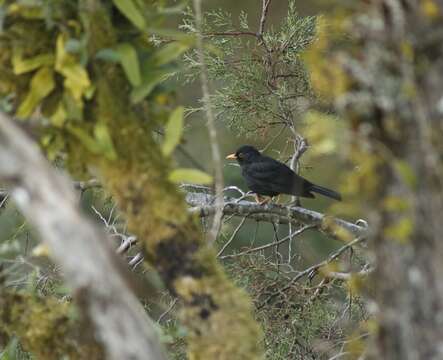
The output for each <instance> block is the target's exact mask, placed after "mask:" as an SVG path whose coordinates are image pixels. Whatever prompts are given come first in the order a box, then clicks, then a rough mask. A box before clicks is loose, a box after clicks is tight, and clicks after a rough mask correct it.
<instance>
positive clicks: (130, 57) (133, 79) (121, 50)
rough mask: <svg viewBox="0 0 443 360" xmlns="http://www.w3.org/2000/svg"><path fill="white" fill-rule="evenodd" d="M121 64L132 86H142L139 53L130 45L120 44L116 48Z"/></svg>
mask: <svg viewBox="0 0 443 360" xmlns="http://www.w3.org/2000/svg"><path fill="white" fill-rule="evenodd" d="M116 51H117V53H118V55H119V61H120V64H121V65H122V67H123V70H124V71H125V74H126V77H127V78H128V80H129V82H130V83H131V85H132V86H134V87H137V86H140V85H141V82H142V80H141V75H140V64H139V62H138V56H137V51H136V50H135V48H134V47H133V46H132V45H131V44H129V43H123V44H119V45H117V47H116Z"/></svg>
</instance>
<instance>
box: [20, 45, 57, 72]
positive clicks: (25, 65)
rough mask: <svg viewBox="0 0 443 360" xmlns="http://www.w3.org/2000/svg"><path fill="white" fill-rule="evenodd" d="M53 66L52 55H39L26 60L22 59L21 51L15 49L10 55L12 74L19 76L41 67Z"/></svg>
mask: <svg viewBox="0 0 443 360" xmlns="http://www.w3.org/2000/svg"><path fill="white" fill-rule="evenodd" d="M52 64H54V55H53V54H40V55H36V56H34V57H30V58H28V59H23V50H22V49H21V48H15V49H14V52H13V55H12V67H13V71H14V74H16V75H20V74H24V73H27V72H29V71H32V70H35V69H38V68H40V67H42V66H50V65H52Z"/></svg>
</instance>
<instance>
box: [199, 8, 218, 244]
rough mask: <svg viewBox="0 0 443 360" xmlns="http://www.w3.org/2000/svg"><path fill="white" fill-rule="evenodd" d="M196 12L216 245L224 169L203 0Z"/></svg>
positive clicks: (212, 230)
mask: <svg viewBox="0 0 443 360" xmlns="http://www.w3.org/2000/svg"><path fill="white" fill-rule="evenodd" d="M194 10H195V24H196V29H197V55H198V59H199V62H200V68H201V72H200V80H201V87H202V93H203V104H204V108H205V111H206V117H207V123H206V125H207V128H208V133H209V141H210V143H211V152H212V161H213V164H214V175H215V194H216V199H215V205H216V207H217V211H216V212H215V214H214V220H213V223H212V227H211V230H210V232H209V242H210V243H214V242H215V240H216V239H217V235H218V233H219V231H220V226H221V222H222V217H223V186H224V185H223V167H222V159H221V154H220V148H219V145H218V139H217V129H216V127H215V117H214V113H213V111H212V106H211V100H210V95H209V94H210V90H209V88H210V84H209V76H208V68H207V66H206V61H205V55H204V51H203V36H202V31H201V30H202V22H203V15H202V9H201V0H194Z"/></svg>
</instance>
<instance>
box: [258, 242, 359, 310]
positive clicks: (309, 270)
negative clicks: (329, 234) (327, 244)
mask: <svg viewBox="0 0 443 360" xmlns="http://www.w3.org/2000/svg"><path fill="white" fill-rule="evenodd" d="M365 240H366V238H364V237H358V238H356V239H354V240H352V241H351V242H349V243H347V244H346V245H344V246H342V247H341V248H340V249H338V250H337V251H336V252H334V253H333V254H332V255H330V256H329V257H328V259H326V260H323V261H322V262H320V263H318V264H315V265H312V266H310V267H308V268H307V269H305V270H303V271H301V272H299V273H298V274H297V275H296V276H295V277H294V278H292V280H291V281H290V282H289V283H288V284H287V285H286V286H285V287H283V288H282V289H279V290H278V291H276V292H274V293H272V294H271V295H269V296H268V298H267V299H266V300H265V301H263V303H261V304H260V305H259V306H258V309H261V308H262V307H263V306H265V305H266V304H267V303H269V301H271V300H272V299H273V298H275V297H276V296H277V295H279V294H282V293H284V292H285V291H286V290H288V289H289V288H290V287H291V286H292V285H294V284H295V283H296V282H297V281H298V280H300V279H301V278H302V277H304V276H307V275H309V274H312V273H313V272H316V271H317V270H318V269H320V268H322V267H323V266H325V265H327V264H329V263H330V262H332V261H334V260H335V259H337V258H338V257H339V256H340V255H341V254H343V253H344V252H345V251H346V250H348V249H350V248H352V247H353V246H355V245H357V244H359V243H360V242H362V241H365Z"/></svg>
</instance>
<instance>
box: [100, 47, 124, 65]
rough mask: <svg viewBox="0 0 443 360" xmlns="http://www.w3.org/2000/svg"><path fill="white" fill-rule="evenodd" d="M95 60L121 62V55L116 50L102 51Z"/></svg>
mask: <svg viewBox="0 0 443 360" xmlns="http://www.w3.org/2000/svg"><path fill="white" fill-rule="evenodd" d="M95 58H96V59H99V60H104V61H109V62H115V63H116V62H119V61H120V55H119V53H118V52H117V51H115V50H114V49H108V48H107V49H101V50H99V51H97V53H96V54H95Z"/></svg>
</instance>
